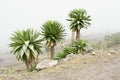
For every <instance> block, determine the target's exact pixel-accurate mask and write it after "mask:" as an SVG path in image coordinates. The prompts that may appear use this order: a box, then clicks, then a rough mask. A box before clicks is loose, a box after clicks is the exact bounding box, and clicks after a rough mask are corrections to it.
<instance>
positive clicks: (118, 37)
mask: <svg viewBox="0 0 120 80" xmlns="http://www.w3.org/2000/svg"><path fill="white" fill-rule="evenodd" d="M104 39H105V42H106V46H107V47H108V48H109V47H112V46H114V45H117V44H120V32H118V33H114V34H111V35H106V36H105V38H104Z"/></svg>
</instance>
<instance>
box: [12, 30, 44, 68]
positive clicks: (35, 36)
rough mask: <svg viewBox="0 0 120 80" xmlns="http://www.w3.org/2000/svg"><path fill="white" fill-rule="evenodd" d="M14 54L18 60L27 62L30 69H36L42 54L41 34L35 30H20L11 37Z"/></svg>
mask: <svg viewBox="0 0 120 80" xmlns="http://www.w3.org/2000/svg"><path fill="white" fill-rule="evenodd" d="M11 40H12V43H11V44H10V47H12V53H13V54H14V55H15V56H16V59H17V60H21V61H23V62H25V64H26V66H27V68H28V69H30V68H32V67H34V65H35V64H36V61H37V60H36V59H37V56H38V55H39V53H41V41H42V40H41V39H40V38H39V32H37V31H34V30H33V29H27V30H19V31H16V32H14V34H13V36H12V37H11Z"/></svg>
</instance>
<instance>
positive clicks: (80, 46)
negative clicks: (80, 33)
mask: <svg viewBox="0 0 120 80" xmlns="http://www.w3.org/2000/svg"><path fill="white" fill-rule="evenodd" d="M73 47H74V48H75V49H76V51H77V53H82V52H83V51H85V48H86V47H87V42H86V41H85V40H76V41H75V42H74V45H73Z"/></svg>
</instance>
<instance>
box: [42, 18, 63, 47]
mask: <svg viewBox="0 0 120 80" xmlns="http://www.w3.org/2000/svg"><path fill="white" fill-rule="evenodd" d="M41 29H42V31H41V35H42V36H43V39H44V40H46V41H47V42H46V46H55V45H56V43H57V42H58V41H61V40H63V39H64V36H65V33H64V32H65V29H64V27H63V26H62V25H61V24H60V23H59V22H57V21H51V20H49V21H47V22H46V23H44V24H43V27H42V28H41Z"/></svg>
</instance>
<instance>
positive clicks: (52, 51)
mask: <svg viewBox="0 0 120 80" xmlns="http://www.w3.org/2000/svg"><path fill="white" fill-rule="evenodd" d="M50 59H54V45H53V46H51V53H50Z"/></svg>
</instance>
